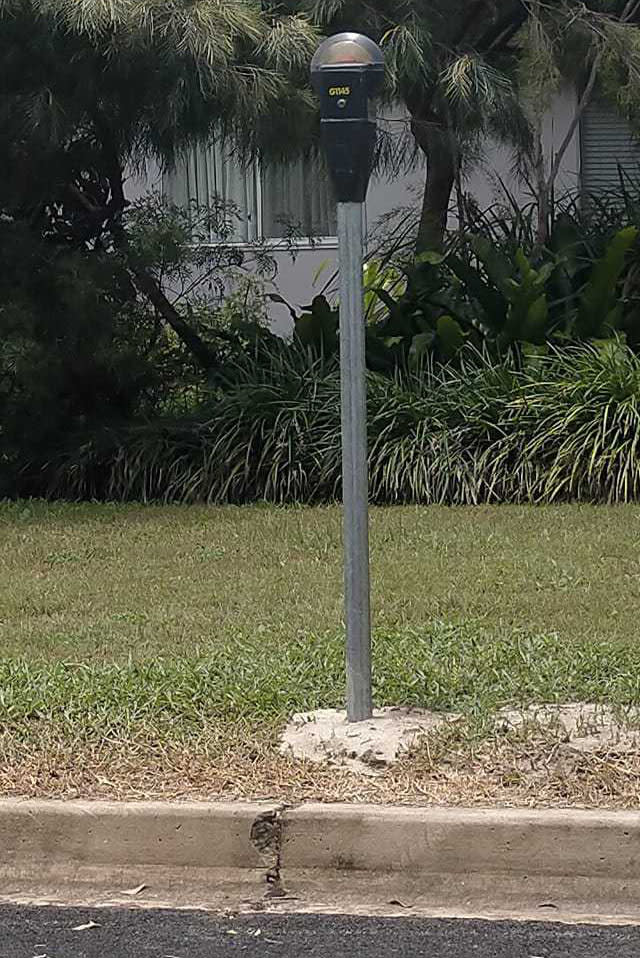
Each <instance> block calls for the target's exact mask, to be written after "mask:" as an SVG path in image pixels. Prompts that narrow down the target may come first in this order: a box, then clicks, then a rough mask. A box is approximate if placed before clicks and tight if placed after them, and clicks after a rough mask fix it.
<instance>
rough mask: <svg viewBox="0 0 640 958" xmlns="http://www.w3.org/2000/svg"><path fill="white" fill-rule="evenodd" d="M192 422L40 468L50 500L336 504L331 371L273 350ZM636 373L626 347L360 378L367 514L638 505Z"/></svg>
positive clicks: (478, 358) (138, 431)
mask: <svg viewBox="0 0 640 958" xmlns="http://www.w3.org/2000/svg"><path fill="white" fill-rule="evenodd" d="M266 355H267V356H268V359H267V361H265V359H264V357H263V360H262V361H261V362H260V363H258V364H254V363H252V362H251V361H250V360H249V359H245V360H243V361H242V362H241V363H238V364H237V366H236V367H235V368H232V369H230V370H229V371H228V378H227V382H226V383H224V384H223V385H222V386H221V388H220V389H219V390H218V391H217V392H216V393H215V394H213V393H212V395H211V396H210V398H209V400H208V401H207V402H206V403H205V404H204V405H203V406H202V407H201V408H199V409H197V410H195V411H194V413H193V414H192V415H191V416H189V417H183V418H179V419H173V420H171V421H166V422H161V423H157V424H152V425H149V426H138V427H136V428H134V429H129V430H125V431H123V432H122V433H115V432H111V433H108V434H105V435H102V436H97V437H96V438H95V439H94V440H92V441H91V442H90V443H87V444H84V445H83V446H82V447H81V448H80V449H73V450H71V451H70V452H68V453H67V454H65V455H63V456H62V457H60V459H59V460H58V461H57V462H55V463H50V464H49V466H48V467H47V469H46V470H45V473H44V478H46V481H47V483H48V485H47V488H46V492H47V494H49V495H51V496H56V497H61V498H77V499H83V498H101V499H112V500H143V501H149V500H159V501H177V502H203V501H204V502H235V503H242V502H250V501H256V500H266V501H268V502H275V503H290V502H317V501H328V500H332V499H335V498H338V497H339V496H340V473H341V462H340V446H341V443H340V383H339V376H338V370H337V365H336V360H335V359H332V360H326V359H324V358H323V357H321V356H317V355H313V354H311V353H309V352H308V351H305V350H304V349H303V348H302V347H299V346H292V347H286V346H284V345H282V346H277V345H275V346H271V347H268V348H267V350H266ZM639 403H640V360H639V359H638V357H637V356H636V355H635V354H634V353H633V352H632V351H631V350H629V349H628V348H627V347H626V346H624V345H623V344H622V343H616V342H614V341H612V342H610V343H607V344H605V345H603V346H595V345H594V346H580V347H574V348H565V349H563V350H562V351H551V352H549V353H548V354H547V355H546V356H537V357H533V358H531V359H530V360H529V361H528V362H525V363H524V365H521V364H519V363H517V362H516V361H515V360H511V359H505V360H502V361H500V362H496V361H494V360H491V359H490V358H489V357H488V356H486V355H483V354H480V353H469V354H467V355H465V356H464V357H463V360H462V362H461V363H460V364H459V365H458V366H455V367H454V366H451V367H444V368H442V367H440V368H435V367H431V366H426V367H425V368H424V369H422V370H421V371H420V372H419V373H418V372H411V371H405V372H398V373H397V374H396V376H395V377H393V378H386V377H383V376H378V375H376V374H371V373H370V374H369V381H368V422H369V469H370V490H371V498H372V500H373V501H375V502H379V503H398V502H416V503H425V504H429V503H448V504H460V505H462V504H478V503H483V502H556V501H563V500H584V501H590V502H628V501H632V500H634V499H636V498H637V497H638V494H639V492H640V458H639V457H638V441H639V440H638V436H639V435H640V416H639V411H638V410H639Z"/></svg>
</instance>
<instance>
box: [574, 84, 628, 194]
mask: <svg viewBox="0 0 640 958" xmlns="http://www.w3.org/2000/svg"><path fill="white" fill-rule="evenodd" d="M580 139H581V153H582V161H581V166H582V169H581V183H582V189H583V190H584V191H585V193H594V194H597V193H601V192H603V191H606V190H611V189H615V188H618V187H619V186H620V175H621V174H620V171H622V175H623V177H624V178H625V179H627V180H631V181H633V182H638V181H639V180H640V140H638V139H637V138H636V137H634V136H633V134H632V133H631V128H630V127H629V124H628V123H627V122H626V120H624V119H623V118H622V117H620V116H618V114H617V113H616V112H615V109H614V107H613V106H609V105H607V104H605V103H598V102H594V103H591V104H590V105H589V106H588V107H587V109H586V110H585V112H584V114H583V117H582V123H581V134H580Z"/></svg>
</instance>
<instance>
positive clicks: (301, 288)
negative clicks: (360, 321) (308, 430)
mask: <svg viewBox="0 0 640 958" xmlns="http://www.w3.org/2000/svg"><path fill="white" fill-rule="evenodd" d="M574 110H575V94H574V93H573V91H569V90H567V91H565V92H564V93H562V94H560V95H559V96H557V97H556V99H555V101H554V102H553V105H552V109H551V110H550V111H549V112H548V114H547V117H546V119H545V122H544V127H543V145H544V150H545V156H546V161H547V167H549V166H550V164H551V162H552V159H553V156H554V155H555V153H556V152H557V151H558V149H559V147H560V145H561V144H562V142H563V140H564V138H565V136H566V134H567V131H568V129H569V127H570V124H571V119H572V117H573V114H574ZM579 176H580V136H579V131H576V132H575V133H574V135H573V137H572V139H571V142H570V145H569V148H568V149H567V151H566V153H565V156H564V158H563V161H562V164H561V170H560V174H559V177H558V181H557V189H558V192H562V191H564V190H574V189H576V188H577V187H578V185H579ZM424 181H425V168H424V165H422V164H421V165H419V166H418V167H417V168H416V169H415V170H413V171H412V172H411V173H410V174H408V175H403V176H400V177H394V176H385V175H383V176H375V177H373V178H372V180H371V183H370V186H369V193H368V196H367V202H366V222H367V228H368V230H369V231H371V230H372V229H375V224H376V223H377V222H378V221H379V219H380V217H382V216H385V215H386V214H388V213H390V212H391V211H393V210H396V209H399V208H402V207H406V206H413V207H414V208H416V207H419V205H420V203H421V199H422V191H423V187H424ZM500 181H502V183H504V184H506V185H507V187H508V189H509V191H510V192H511V193H512V194H513V195H514V196H516V197H517V198H518V200H519V201H520V202H521V203H522V204H524V203H526V202H528V201H530V200H531V198H532V197H531V194H530V193H529V191H528V188H527V187H526V184H524V183H522V182H519V181H518V179H517V178H516V176H515V175H514V172H513V154H512V151H511V150H510V149H508V148H507V147H505V146H502V145H500V144H497V143H489V144H488V145H487V148H486V150H485V157H484V159H483V161H482V162H481V163H479V164H478V166H477V168H476V169H474V171H473V173H472V174H471V175H470V176H469V177H468V178H467V180H466V182H465V190H466V191H467V192H469V193H471V194H472V195H473V196H474V197H475V198H476V200H477V202H478V204H479V206H480V208H481V209H485V208H488V207H489V206H491V205H492V204H495V203H497V202H500V196H501V191H502V187H501V182H500ZM160 185H161V172H160V170H159V168H158V166H157V164H155V163H153V162H150V163H149V165H148V169H147V171H146V174H145V175H132V176H130V178H129V180H128V182H127V196H128V198H129V199H131V200H134V199H136V198H138V197H139V196H141V195H142V194H144V192H146V191H147V190H149V189H152V188H156V189H157V188H159V187H160ZM336 256H337V245H336V243H333V242H323V243H321V244H318V245H317V246H315V247H313V246H311V245H309V246H307V245H304V244H302V245H299V246H298V247H297V249H296V252H295V256H292V255H291V253H289V252H278V251H276V252H274V259H275V261H276V263H277V276H276V279H275V281H274V290H275V291H277V292H278V293H279V295H280V296H282V297H283V299H285V300H286V301H287V303H290V304H291V305H292V306H293V308H294V309H295V310H296V311H298V310H299V309H300V308H301V307H303V306H306V305H307V304H309V303H310V302H311V300H312V299H313V297H314V296H315V295H317V294H318V293H320V292H321V291H322V290H323V289H324V288H325V286H326V285H327V283H329V292H331V290H332V289H334V288H335V282H330V281H331V278H332V276H334V275H335V272H336V267H337V261H336ZM272 318H273V328H274V330H276V331H277V332H280V333H283V334H286V333H287V332H288V331H290V329H291V325H292V321H291V316H290V314H289V311H288V309H287V308H286V307H285V306H283V305H281V304H277V303H274V304H273V306H272Z"/></svg>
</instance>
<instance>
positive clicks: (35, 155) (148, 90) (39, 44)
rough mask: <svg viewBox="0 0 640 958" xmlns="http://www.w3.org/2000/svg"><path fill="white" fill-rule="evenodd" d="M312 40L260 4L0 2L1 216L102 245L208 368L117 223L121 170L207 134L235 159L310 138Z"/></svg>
mask: <svg viewBox="0 0 640 958" xmlns="http://www.w3.org/2000/svg"><path fill="white" fill-rule="evenodd" d="M316 43H317V35H316V32H315V30H314V29H313V27H312V26H311V25H310V23H309V21H308V20H307V19H306V18H305V17H304V16H297V15H292V16H280V17H279V18H277V19H275V20H274V19H272V18H271V17H270V16H269V15H268V11H266V10H265V9H263V7H262V6H261V5H260V3H259V2H258V0H190V2H184V0H116V2H113V3H108V4H105V3H102V2H101V0H0V89H1V90H2V96H1V98H0V143H1V149H0V212H2V214H3V215H4V216H5V217H9V218H11V220H12V221H14V222H16V223H20V224H28V226H29V229H30V230H32V231H33V233H34V236H35V235H37V237H38V241H39V240H40V239H42V238H46V240H47V242H48V243H49V246H50V249H52V250H54V249H55V248H56V246H57V247H58V248H61V249H66V250H69V249H72V250H82V251H83V252H86V251H87V250H94V251H96V252H98V253H102V252H104V251H105V250H106V251H112V252H113V253H114V254H116V255H117V256H118V257H119V258H120V260H121V262H122V264H123V267H124V269H125V270H126V273H127V275H128V276H129V278H130V280H131V282H132V283H133V285H134V287H135V288H136V289H137V291H138V292H139V294H141V295H142V296H144V297H146V298H147V299H148V300H149V301H150V302H151V303H153V305H154V307H155V308H156V309H157V311H158V313H159V314H160V315H161V316H162V317H163V319H164V321H165V322H166V323H168V324H169V326H170V327H171V328H172V329H173V330H174V332H175V333H176V335H177V336H178V337H179V338H180V339H181V341H182V342H183V343H184V345H185V347H186V348H187V349H188V350H189V352H190V353H191V355H192V356H193V357H194V359H195V360H196V361H197V362H198V363H199V365H200V366H201V367H202V368H204V369H208V368H210V367H211V366H212V365H214V364H215V362H216V355H215V352H214V351H213V350H212V347H211V345H210V344H209V343H207V342H205V341H204V340H203V338H202V337H201V335H200V334H199V333H198V331H197V330H196V329H195V328H194V327H193V326H192V325H191V324H190V323H189V321H188V318H186V317H185V316H184V315H183V314H181V313H180V312H179V310H178V309H177V308H176V307H175V305H174V304H172V303H171V302H170V300H169V299H168V298H167V296H166V295H165V293H164V291H163V289H162V286H161V284H160V283H159V282H158V280H157V277H156V276H154V274H153V272H152V271H150V270H149V269H148V268H147V265H146V264H145V262H144V261H143V259H141V257H140V256H139V255H137V250H136V246H135V244H132V243H131V242H130V239H129V236H128V234H127V231H126V229H125V228H124V227H123V215H124V213H125V210H126V208H127V198H126V184H125V170H126V169H127V167H129V168H135V167H136V166H137V167H143V166H144V163H145V161H146V160H147V159H148V158H150V157H152V156H155V157H157V158H158V159H159V160H160V161H161V162H162V163H165V164H167V163H171V162H173V161H174V160H175V158H176V156H177V155H178V153H179V152H180V150H181V149H182V148H184V147H185V145H186V144H189V143H192V142H194V141H196V140H206V139H207V138H208V137H212V136H218V137H225V138H226V139H227V140H228V141H229V142H232V143H233V144H234V145H235V148H236V149H237V150H239V151H240V152H243V153H244V154H249V153H252V152H253V153H256V152H264V153H277V152H281V151H282V150H283V149H285V148H287V147H289V146H290V145H291V144H292V143H293V142H294V140H295V137H294V136H292V135H291V131H292V130H293V131H297V132H298V133H299V135H300V139H301V140H305V139H306V140H308V139H309V138H310V136H311V132H312V126H313V122H314V115H313V110H312V99H311V94H310V93H309V92H308V89H307V75H306V71H307V63H308V60H309V58H310V55H311V53H312V51H313V49H315V46H316ZM303 76H304V82H303V81H302V77H303ZM285 129H286V130H287V132H288V135H286V136H285V135H283V131H284V130H285Z"/></svg>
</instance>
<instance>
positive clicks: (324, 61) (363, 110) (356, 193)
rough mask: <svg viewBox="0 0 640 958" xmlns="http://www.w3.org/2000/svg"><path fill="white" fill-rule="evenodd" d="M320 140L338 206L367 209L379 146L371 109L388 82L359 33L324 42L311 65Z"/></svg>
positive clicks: (372, 46) (377, 55)
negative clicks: (370, 182)
mask: <svg viewBox="0 0 640 958" xmlns="http://www.w3.org/2000/svg"><path fill="white" fill-rule="evenodd" d="M311 81H312V83H313V86H314V89H315V90H316V92H317V94H318V96H319V97H320V113H321V134H322V144H323V146H324V149H325V152H326V156H327V165H328V167H329V172H330V174H331V179H332V181H333V186H334V190H335V194H336V199H337V201H338V203H364V200H365V197H366V194H367V187H368V185H369V178H370V176H371V168H372V165H373V157H374V152H375V145H376V123H375V119H373V118H372V117H371V115H370V103H371V99H372V97H374V96H375V95H376V94H377V93H378V92H379V91H380V88H381V87H382V83H383V81H384V58H383V56H382V51H381V50H380V48H379V47H378V45H377V44H376V43H374V42H373V40H371V39H369V37H365V36H364V35H363V34H361V33H338V34H336V35H335V36H333V37H329V38H328V39H327V40H325V41H324V42H323V43H322V44H321V45H320V46H319V47H318V50H317V51H316V54H315V56H314V58H313V60H312V63H311Z"/></svg>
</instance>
